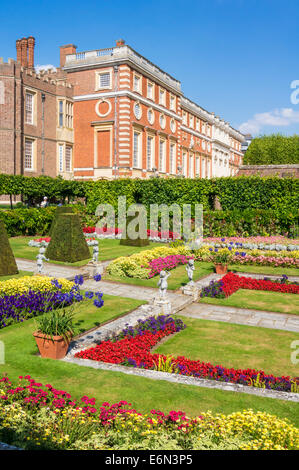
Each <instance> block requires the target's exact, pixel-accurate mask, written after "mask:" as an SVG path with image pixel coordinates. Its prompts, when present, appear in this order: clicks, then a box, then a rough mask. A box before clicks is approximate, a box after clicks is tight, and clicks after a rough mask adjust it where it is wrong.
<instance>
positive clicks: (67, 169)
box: [64, 144, 73, 173]
mask: <svg viewBox="0 0 299 470" xmlns="http://www.w3.org/2000/svg"><path fill="white" fill-rule="evenodd" d="M68 149H70V161H69V168H68V165H67V150H68ZM64 155H65V157H64V165H65V171H66V172H67V173H71V172H72V168H73V147H72V145H68V144H66V146H65V151H64Z"/></svg>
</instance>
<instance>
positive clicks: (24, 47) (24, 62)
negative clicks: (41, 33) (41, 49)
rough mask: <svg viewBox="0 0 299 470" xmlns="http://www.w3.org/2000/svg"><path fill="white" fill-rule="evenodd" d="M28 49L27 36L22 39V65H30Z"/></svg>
mask: <svg viewBox="0 0 299 470" xmlns="http://www.w3.org/2000/svg"><path fill="white" fill-rule="evenodd" d="M27 50H28V40H27V38H22V39H21V65H22V67H27V66H28V59H27V54H28V52H27Z"/></svg>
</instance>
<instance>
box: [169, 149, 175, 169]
mask: <svg viewBox="0 0 299 470" xmlns="http://www.w3.org/2000/svg"><path fill="white" fill-rule="evenodd" d="M172 149H173V151H172ZM175 169H176V143H175V142H171V141H170V144H169V173H170V174H171V175H175V174H176V171H175Z"/></svg>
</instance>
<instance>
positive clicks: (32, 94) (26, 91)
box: [25, 90, 36, 125]
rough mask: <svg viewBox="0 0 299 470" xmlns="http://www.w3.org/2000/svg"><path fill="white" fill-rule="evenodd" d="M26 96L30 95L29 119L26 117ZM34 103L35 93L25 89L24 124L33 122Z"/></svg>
mask: <svg viewBox="0 0 299 470" xmlns="http://www.w3.org/2000/svg"><path fill="white" fill-rule="evenodd" d="M27 96H31V119H30V120H28V119H27V116H28V115H27V113H28V110H27ZM35 104H36V93H34V92H33V91H31V90H25V124H31V125H33V124H34V123H35Z"/></svg>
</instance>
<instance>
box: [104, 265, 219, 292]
mask: <svg viewBox="0 0 299 470" xmlns="http://www.w3.org/2000/svg"><path fill="white" fill-rule="evenodd" d="M212 272H213V265H212V264H211V263H203V262H200V261H196V262H195V271H194V276H193V279H194V281H197V280H198V279H200V278H202V277H204V276H207V275H208V274H211V273H212ZM170 273H171V275H170V277H169V278H168V280H167V282H168V289H169V290H177V289H179V288H180V287H181V286H182V285H185V284H187V283H188V281H189V279H188V276H187V272H186V265H180V266H178V267H177V268H175V269H172V270H171V271H170ZM103 279H104V280H109V281H114V282H121V283H124V284H134V285H136V286H145V287H157V283H158V281H159V276H155V277H153V278H151V279H137V278H132V277H118V276H111V275H109V274H105V276H104V278H103Z"/></svg>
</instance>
